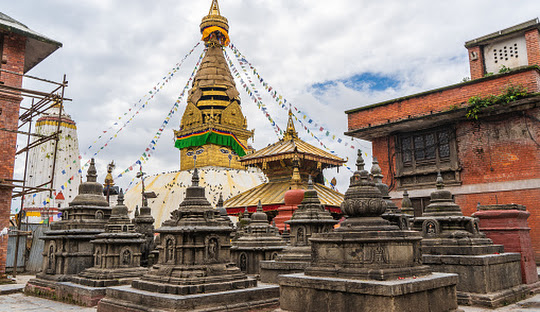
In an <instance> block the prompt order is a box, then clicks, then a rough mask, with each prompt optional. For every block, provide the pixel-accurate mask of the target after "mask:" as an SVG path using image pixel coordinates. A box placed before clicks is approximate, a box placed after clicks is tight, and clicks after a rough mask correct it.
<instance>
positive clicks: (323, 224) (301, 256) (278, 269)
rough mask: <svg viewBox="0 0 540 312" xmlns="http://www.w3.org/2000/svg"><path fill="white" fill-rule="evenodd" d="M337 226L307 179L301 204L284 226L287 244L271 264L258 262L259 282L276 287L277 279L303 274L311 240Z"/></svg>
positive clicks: (309, 257) (309, 252) (309, 259)
mask: <svg viewBox="0 0 540 312" xmlns="http://www.w3.org/2000/svg"><path fill="white" fill-rule="evenodd" d="M336 223H337V221H335V220H334V219H333V218H332V216H331V215H330V213H329V212H328V211H327V210H326V209H324V207H323V206H322V205H321V202H320V200H319V197H318V195H317V191H315V189H314V188H313V181H312V180H311V177H309V181H308V189H307V190H306V191H305V192H304V193H303V200H302V203H301V204H299V205H298V209H296V211H295V212H294V214H293V215H292V217H291V219H290V220H289V221H286V222H285V224H286V225H289V226H290V229H291V245H290V246H288V247H287V248H285V249H284V250H283V251H282V252H281V253H279V254H278V255H277V257H276V259H275V260H273V261H263V262H261V281H262V282H263V283H274V284H277V282H278V280H277V276H278V275H280V274H290V273H298V272H303V271H304V269H305V268H306V267H307V266H308V264H309V263H310V262H311V247H310V246H311V243H310V239H311V237H312V236H313V235H314V234H316V233H327V232H330V231H331V230H332V229H333V227H334V225H335V224H336Z"/></svg>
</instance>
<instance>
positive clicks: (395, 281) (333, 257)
mask: <svg viewBox="0 0 540 312" xmlns="http://www.w3.org/2000/svg"><path fill="white" fill-rule="evenodd" d="M356 164H357V167H358V171H356V172H355V173H354V174H353V176H352V178H351V184H350V187H349V189H348V190H347V192H346V193H345V200H344V202H343V203H342V205H341V210H342V212H343V213H344V214H345V215H347V219H346V220H345V221H343V222H342V224H341V226H340V227H339V228H337V229H336V230H334V231H333V232H330V233H318V234H314V235H313V236H312V237H311V239H310V241H311V248H312V249H311V250H312V251H311V252H312V257H313V258H312V260H311V265H310V266H308V267H307V268H306V270H305V273H303V274H302V273H299V274H289V275H282V276H280V278H279V285H280V292H281V297H280V307H281V309H283V310H287V311H333V312H338V311H359V312H362V311H432V312H437V311H452V310H455V309H456V308H457V301H456V292H455V289H456V283H457V275H456V274H447V273H431V271H430V269H429V267H428V266H426V265H423V264H422V261H421V254H420V242H421V239H422V237H421V236H420V235H419V233H417V232H414V231H404V230H400V229H399V228H398V227H397V226H396V225H392V224H391V223H390V222H389V221H387V220H385V219H383V218H382V217H381V215H382V214H383V213H384V212H385V209H386V202H385V200H384V199H383V196H382V194H381V192H380V191H379V189H378V188H377V187H376V186H375V183H374V182H373V181H372V180H371V179H370V177H369V173H368V171H366V170H364V161H363V159H362V154H361V153H360V152H359V154H358V160H357V163H356Z"/></svg>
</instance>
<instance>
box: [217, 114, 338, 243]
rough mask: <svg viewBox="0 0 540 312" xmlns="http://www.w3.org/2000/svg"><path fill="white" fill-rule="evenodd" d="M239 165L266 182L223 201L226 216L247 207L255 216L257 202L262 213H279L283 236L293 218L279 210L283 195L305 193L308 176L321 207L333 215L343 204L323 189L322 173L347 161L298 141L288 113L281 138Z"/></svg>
mask: <svg viewBox="0 0 540 312" xmlns="http://www.w3.org/2000/svg"><path fill="white" fill-rule="evenodd" d="M240 162H241V163H242V164H244V165H246V166H250V167H256V168H259V169H260V170H262V171H263V172H264V173H265V174H266V176H267V177H268V182H267V183H264V184H261V185H259V186H256V187H254V188H252V189H249V190H247V191H245V192H242V193H240V194H238V195H236V196H234V197H232V198H230V199H228V200H226V201H225V208H226V209H227V212H228V213H229V215H237V214H238V213H240V212H242V211H243V210H244V207H248V210H249V211H250V212H255V210H256V207H257V202H258V200H259V199H260V200H261V202H262V205H263V210H264V211H265V212H269V211H277V212H278V213H279V214H278V216H277V217H276V218H275V220H276V225H277V226H278V228H279V231H280V232H283V230H284V223H283V222H284V221H286V220H288V219H289V218H290V216H291V215H292V211H291V210H290V209H289V208H287V209H283V210H281V211H280V210H278V208H280V207H282V206H283V205H284V197H285V193H286V192H287V191H288V190H290V189H293V190H294V189H306V188H307V182H308V177H309V176H310V175H311V176H312V178H313V182H314V183H313V186H314V188H315V190H316V191H317V193H318V194H319V198H320V200H321V203H322V204H323V205H324V206H325V208H326V209H328V210H329V211H331V212H332V213H336V214H339V213H340V210H339V205H340V204H341V202H342V201H343V195H342V194H340V193H338V192H336V191H334V190H332V189H331V188H328V187H326V186H325V185H324V176H323V170H324V169H326V168H335V167H340V166H341V165H342V164H343V163H345V162H346V160H344V159H342V158H340V157H337V156H335V155H333V154H331V153H329V152H326V151H323V150H321V149H319V148H317V147H315V146H312V145H311V144H308V143H306V142H304V141H303V140H302V139H300V137H299V136H298V132H297V131H296V129H295V126H294V122H293V115H292V112H291V111H289V119H288V121H287V129H286V131H285V134H284V135H283V138H281V139H280V140H279V141H278V142H276V143H274V144H270V145H269V146H267V147H265V148H263V149H260V150H258V151H256V152H254V153H251V154H248V155H246V156H244V157H242V158H241V159H240ZM285 216H286V218H285Z"/></svg>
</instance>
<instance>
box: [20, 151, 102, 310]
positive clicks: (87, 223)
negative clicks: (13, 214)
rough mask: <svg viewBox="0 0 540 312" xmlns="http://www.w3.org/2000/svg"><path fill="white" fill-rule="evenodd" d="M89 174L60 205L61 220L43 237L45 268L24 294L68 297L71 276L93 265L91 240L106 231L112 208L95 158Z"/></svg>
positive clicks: (29, 284) (28, 284)
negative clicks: (65, 205) (63, 206)
mask: <svg viewBox="0 0 540 312" xmlns="http://www.w3.org/2000/svg"><path fill="white" fill-rule="evenodd" d="M86 177H87V181H86V182H83V183H81V184H80V185H79V194H78V195H77V196H76V197H75V198H74V199H73V201H72V202H70V203H69V207H66V208H60V210H61V211H62V220H60V221H56V222H53V223H52V224H51V227H50V230H49V231H46V232H45V233H44V234H45V235H44V236H43V237H42V238H41V239H43V240H44V241H45V243H44V246H45V247H44V251H43V266H42V271H41V272H40V273H38V274H37V275H36V279H32V280H30V281H29V282H28V283H27V284H26V288H25V293H27V294H33V295H40V296H49V297H52V298H57V299H60V300H61V299H62V298H68V297H69V296H70V290H69V285H68V284H71V283H69V282H70V281H71V280H72V278H73V277H75V276H76V275H77V274H79V273H80V272H82V271H83V270H84V269H87V268H90V267H92V266H93V265H94V251H93V250H94V248H93V245H92V243H91V241H92V240H93V239H95V238H96V236H97V235H98V234H100V233H103V232H104V230H105V225H106V224H107V221H108V219H109V217H110V215H111V208H110V207H109V204H108V203H107V199H106V198H105V197H104V196H103V186H102V185H101V183H98V182H97V170H96V167H95V162H94V159H93V158H92V160H91V162H90V167H89V168H88V172H87V175H86ZM66 285H67V286H66Z"/></svg>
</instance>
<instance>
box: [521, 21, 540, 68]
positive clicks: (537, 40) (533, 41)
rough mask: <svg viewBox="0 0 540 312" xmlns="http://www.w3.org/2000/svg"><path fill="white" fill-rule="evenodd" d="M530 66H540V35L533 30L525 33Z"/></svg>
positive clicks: (536, 30)
mask: <svg viewBox="0 0 540 312" xmlns="http://www.w3.org/2000/svg"><path fill="white" fill-rule="evenodd" d="M525 42H526V44H527V58H528V60H529V65H540V33H539V32H538V29H532V30H529V31H528V32H526V33H525Z"/></svg>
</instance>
